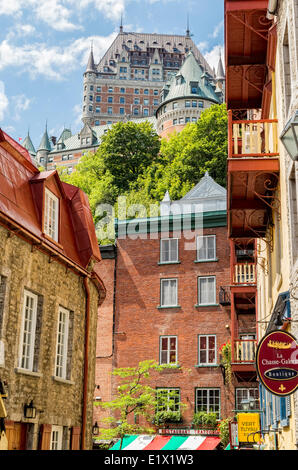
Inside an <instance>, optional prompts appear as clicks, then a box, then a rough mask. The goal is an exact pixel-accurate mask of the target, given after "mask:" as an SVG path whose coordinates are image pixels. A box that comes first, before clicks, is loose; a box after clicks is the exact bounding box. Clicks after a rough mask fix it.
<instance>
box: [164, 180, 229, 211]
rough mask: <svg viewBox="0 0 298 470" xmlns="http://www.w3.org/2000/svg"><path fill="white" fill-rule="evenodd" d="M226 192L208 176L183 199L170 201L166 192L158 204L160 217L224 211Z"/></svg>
mask: <svg viewBox="0 0 298 470" xmlns="http://www.w3.org/2000/svg"><path fill="white" fill-rule="evenodd" d="M226 200H227V191H226V189H225V188H224V187H223V186H220V185H219V184H218V183H216V181H214V179H213V178H211V176H209V174H208V171H206V173H205V175H204V176H203V178H202V179H201V180H200V181H199V183H197V184H196V185H195V186H194V187H193V188H192V189H191V190H190V191H189V192H188V193H187V194H186V195H185V196H184V197H182V198H181V199H179V200H177V201H171V199H170V198H169V196H168V192H166V195H165V197H164V199H163V200H162V201H161V203H160V213H161V215H169V214H188V213H200V212H208V211H218V210H226V208H227V201H226Z"/></svg>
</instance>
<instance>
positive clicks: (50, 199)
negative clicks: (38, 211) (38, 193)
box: [44, 188, 59, 242]
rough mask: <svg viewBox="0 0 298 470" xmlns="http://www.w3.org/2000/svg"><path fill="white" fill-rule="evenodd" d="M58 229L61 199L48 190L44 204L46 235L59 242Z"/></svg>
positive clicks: (46, 190)
mask: <svg viewBox="0 0 298 470" xmlns="http://www.w3.org/2000/svg"><path fill="white" fill-rule="evenodd" d="M58 227H59V199H58V198H57V196H55V194H53V193H52V192H51V191H49V190H48V189H47V188H46V189H45V204H44V233H45V234H46V235H48V236H49V237H50V238H52V239H53V240H55V241H56V242H58Z"/></svg>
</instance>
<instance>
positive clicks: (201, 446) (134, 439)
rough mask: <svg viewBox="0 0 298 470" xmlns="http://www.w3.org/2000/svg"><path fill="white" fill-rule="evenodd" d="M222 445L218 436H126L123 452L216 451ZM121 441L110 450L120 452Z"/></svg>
mask: <svg viewBox="0 0 298 470" xmlns="http://www.w3.org/2000/svg"><path fill="white" fill-rule="evenodd" d="M219 443H220V439H219V437H216V436H159V435H148V434H140V435H130V436H125V437H124V438H123V442H122V448H121V450H214V449H215V448H216V447H217V446H218V444H219ZM119 448H120V440H119V441H118V442H116V444H115V445H114V446H113V447H112V448H111V449H110V450H119Z"/></svg>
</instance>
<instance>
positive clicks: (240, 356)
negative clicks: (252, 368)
mask: <svg viewBox="0 0 298 470" xmlns="http://www.w3.org/2000/svg"><path fill="white" fill-rule="evenodd" d="M256 349H257V342H256V340H255V339H236V340H234V357H233V359H232V362H233V363H236V362H237V363H242V364H243V363H245V364H248V363H254V362H255V357H256Z"/></svg>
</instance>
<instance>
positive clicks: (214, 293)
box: [198, 276, 216, 306]
mask: <svg viewBox="0 0 298 470" xmlns="http://www.w3.org/2000/svg"><path fill="white" fill-rule="evenodd" d="M202 279H214V283H213V286H214V287H213V301H211V302H201V301H200V298H201V286H200V281H201V280H202ZM198 305H200V306H204V305H216V276H199V277H198Z"/></svg>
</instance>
